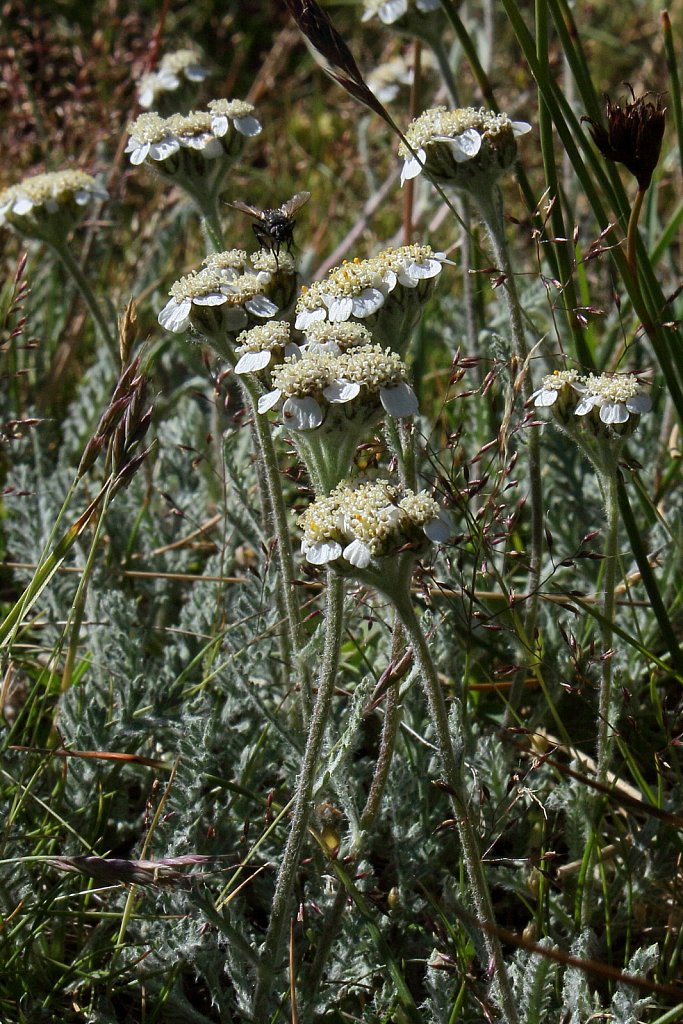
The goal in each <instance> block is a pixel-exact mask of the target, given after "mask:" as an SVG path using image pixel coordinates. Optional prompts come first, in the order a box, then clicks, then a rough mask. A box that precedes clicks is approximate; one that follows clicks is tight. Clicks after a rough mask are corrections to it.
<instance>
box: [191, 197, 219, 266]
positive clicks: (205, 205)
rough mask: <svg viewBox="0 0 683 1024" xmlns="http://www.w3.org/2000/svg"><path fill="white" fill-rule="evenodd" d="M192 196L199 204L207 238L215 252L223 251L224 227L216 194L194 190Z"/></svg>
mask: <svg viewBox="0 0 683 1024" xmlns="http://www.w3.org/2000/svg"><path fill="white" fill-rule="evenodd" d="M191 195H192V198H193V199H194V201H195V203H196V204H197V206H198V208H199V211H200V213H201V217H202V227H203V229H204V232H205V234H206V238H207V240H208V242H209V244H210V246H211V248H212V249H213V251H214V252H222V251H223V249H224V248H225V243H224V242H223V228H222V227H221V221H220V217H219V216H218V206H217V204H216V199H215V196H213V195H206V194H205V193H201V194H200V193H199V192H194V191H193V192H192V193H191Z"/></svg>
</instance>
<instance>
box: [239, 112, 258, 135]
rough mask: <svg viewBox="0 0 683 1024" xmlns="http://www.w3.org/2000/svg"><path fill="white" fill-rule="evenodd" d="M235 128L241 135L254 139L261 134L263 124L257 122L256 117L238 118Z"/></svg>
mask: <svg viewBox="0 0 683 1024" xmlns="http://www.w3.org/2000/svg"><path fill="white" fill-rule="evenodd" d="M235 128H236V129H237V131H238V132H239V133H240V135H247V136H249V137H253V136H254V135H259V134H260V133H261V130H262V128H261V122H260V121H257V120H256V118H255V117H251V116H248V117H236V118H235Z"/></svg>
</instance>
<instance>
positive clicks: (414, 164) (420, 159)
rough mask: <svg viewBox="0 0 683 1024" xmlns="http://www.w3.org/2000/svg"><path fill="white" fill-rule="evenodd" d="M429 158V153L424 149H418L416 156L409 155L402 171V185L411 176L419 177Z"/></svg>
mask: <svg viewBox="0 0 683 1024" xmlns="http://www.w3.org/2000/svg"><path fill="white" fill-rule="evenodd" d="M426 160H427V154H426V153H425V151H424V149H418V150H417V151H416V153H415V156H413V155H412V153H411V155H410V156H407V157H406V159H405V163H404V164H403V170H402V171H401V185H403V184H404V182H406V181H410V179H411V178H417V176H418V174H419V173H420V171H421V170H422V168H423V167H424V165H425V162H426Z"/></svg>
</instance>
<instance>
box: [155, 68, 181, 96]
mask: <svg viewBox="0 0 683 1024" xmlns="http://www.w3.org/2000/svg"><path fill="white" fill-rule="evenodd" d="M157 82H158V83H159V85H161V86H162V87H163V88H164V89H167V90H168V91H169V92H173V90H174V89H177V88H178V86H179V85H180V79H179V78H178V76H177V74H176V73H175V71H171V70H170V68H159V71H158V72H157Z"/></svg>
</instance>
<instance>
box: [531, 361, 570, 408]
mask: <svg viewBox="0 0 683 1024" xmlns="http://www.w3.org/2000/svg"><path fill="white" fill-rule="evenodd" d="M568 389H571V390H572V391H573V392H580V391H582V385H581V379H580V377H579V374H578V371H577V370H554V371H553V372H552V373H548V374H546V376H545V377H543V379H542V381H541V386H540V388H538V390H537V391H534V393H533V394H532V395H531V396H530V397H531V398H533V400H534V405H535V406H536V408H537V409H548V408H550V406H552V405H554V404H555V402H556V401H557V400H558V398H559V397H560V395H561V394H562V393H563V392H564V393H565V394H566V393H567V391H568Z"/></svg>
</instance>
